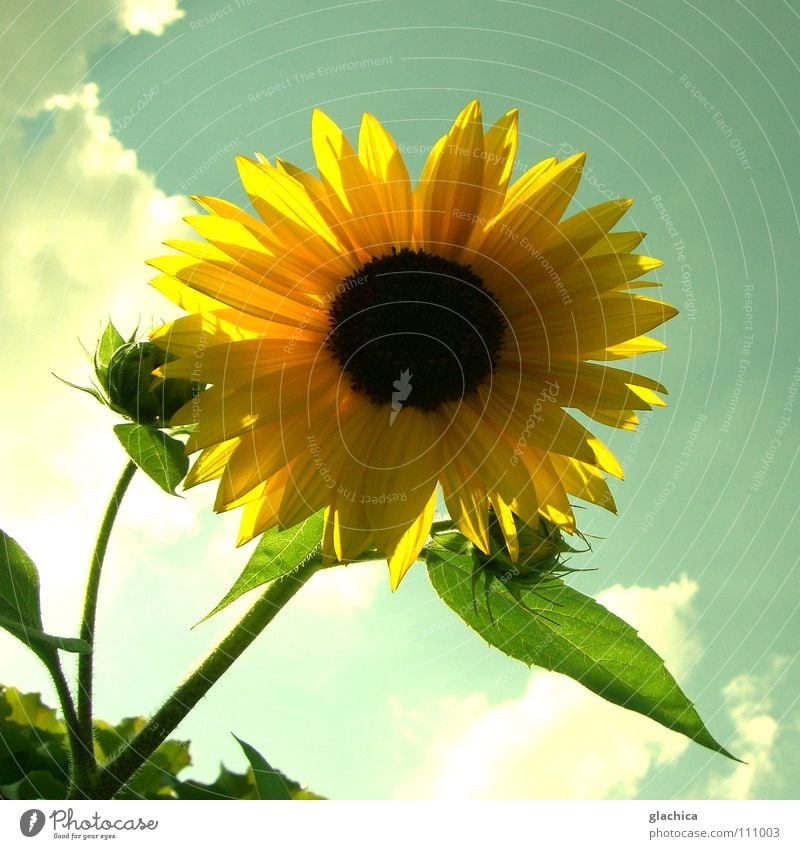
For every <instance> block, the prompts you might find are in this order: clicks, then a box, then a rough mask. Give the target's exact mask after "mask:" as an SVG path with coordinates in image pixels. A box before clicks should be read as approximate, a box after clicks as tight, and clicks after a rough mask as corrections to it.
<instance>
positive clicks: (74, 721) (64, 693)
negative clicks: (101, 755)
mask: <svg viewBox="0 0 800 849" xmlns="http://www.w3.org/2000/svg"><path fill="white" fill-rule="evenodd" d="M39 657H40V658H41V659H42V662H43V663H44V665H45V666H46V667H47V671H48V672H49V673H50V677H51V678H52V679H53V684H55V688H56V693H57V694H58V701H59V703H60V704H61V713H62V714H63V715H64V724H65V725H66V726H67V742H68V744H69V755H70V781H71V784H70V787H69V788H68V794H67V798H68V799H82V798H84V795H85V794H84V793H83V792H81V791H80V789H79V788H78V786H77V784H76V776H78V775H84V776H86V775H90V774H91V770H92V763H93V762H94V754H93V753H92V752H88V753H87V750H86V746H85V745H84V741H83V739H82V737H81V733H80V726H79V724H78V714H77V713H76V712H75V703H74V702H73V701H72V693H71V692H70V690H69V685H68V684H67V679H66V678H65V677H64V671H63V670H62V668H61V661H60V660H59V657H58V653H57V652H56V651H52V652H43V653H41V654H40V655H39ZM87 755H88V757H87Z"/></svg>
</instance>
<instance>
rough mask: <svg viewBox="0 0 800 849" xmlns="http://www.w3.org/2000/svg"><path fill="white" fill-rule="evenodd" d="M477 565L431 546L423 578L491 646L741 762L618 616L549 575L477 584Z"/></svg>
mask: <svg viewBox="0 0 800 849" xmlns="http://www.w3.org/2000/svg"><path fill="white" fill-rule="evenodd" d="M476 564H478V560H477V558H476V559H473V557H471V556H469V555H464V554H455V553H451V552H448V551H443V550H436V551H431V552H429V554H428V575H429V577H430V581H431V583H432V584H433V587H434V589H435V590H436V592H437V593H438V594H439V595H440V596H441V598H442V600H443V601H444V602H445V604H447V605H448V607H450V608H452V610H454V611H455V612H456V613H457V614H458V615H459V616H460V617H461V618H462V619H463V620H464V621H465V622H466V623H467V624H468V625H469V626H470V627H472V628H474V629H475V630H476V631H477V632H478V633H479V634H480V635H481V636H482V637H483V638H484V640H486V642H488V643H489V644H490V645H492V646H495V647H496V648H498V649H500V651H502V652H504V653H505V654H507V655H510V656H511V657H514V658H516V659H517V660H521V661H522V662H523V663H527V664H528V665H532V664H536V665H537V666H541V667H543V668H544V669H550V670H553V671H555V672H561V673H563V674H564V675H568V676H569V677H570V678H574V679H575V680H576V681H579V682H580V683H581V684H583V685H584V686H585V687H588V688H589V689H590V690H592V691H593V692H595V693H597V694H598V695H599V696H602V697H603V698H604V699H606V700H607V701H609V702H612V703H614V704H617V705H620V706H622V707H625V708H628V709H629V710H633V711H636V712H637V713H641V714H644V716H648V717H650V718H651V719H653V720H655V721H656V722H659V723H661V725H664V726H666V727H667V728H670V729H672V730H673V731H678V732H680V733H681V734H685V735H686V736H687V737H689V738H691V739H692V740H694V741H695V742H697V743H699V744H700V745H701V746H705V747H707V748H709V749H712V750H714V751H715V752H719V753H721V754H723V755H725V756H726V757H729V758H731V759H732V760H738V759H737V758H735V757H734V756H733V755H731V754H730V752H728V751H726V750H725V749H724V748H723V747H722V746H721V745H720V744H719V743H718V742H717V741H716V740H715V739H714V738H713V737H712V736H711V734H710V733H709V732H708V730H707V729H706V727H705V725H704V724H703V721H702V720H701V718H700V715H699V714H698V713H697V710H696V709H695V707H694V705H693V704H692V702H690V701H689V699H688V698H687V697H686V695H685V694H684V693H683V691H682V690H681V688H680V687H679V686H678V684H677V683H676V681H675V679H674V678H673V677H672V675H671V674H670V673H669V672H668V671H667V668H666V666H665V665H664V661H663V660H662V659H661V658H660V657H659V656H658V655H657V654H656V653H655V652H654V651H653V649H651V648H650V646H648V645H647V643H645V642H644V640H642V639H641V638H640V637H639V636H638V634H637V632H636V631H635V630H634V629H633V628H632V627H631V626H630V625H628V624H627V623H626V622H624V621H623V620H622V619H620V618H619V617H618V616H615V615H614V614H613V613H611V612H610V611H608V610H606V608H605V607H603V606H602V605H601V604H598V603H597V602H596V601H594V599H592V598H589V597H588V596H585V595H583V594H582V593H580V592H578V591H577V590H574V589H572V588H571V587H568V586H567V585H566V584H564V582H563V581H561V580H560V579H559V578H555V577H553V576H547V577H545V578H543V579H542V580H541V581H538V582H536V581H525V582H523V581H513V580H512V581H508V582H507V583H503V582H502V581H499V580H495V581H493V582H491V583H487V584H486V585H485V589H483V588H480V587H478V586H475V582H474V576H475V567H476Z"/></svg>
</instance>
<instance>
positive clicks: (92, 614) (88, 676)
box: [73, 460, 136, 787]
mask: <svg viewBox="0 0 800 849" xmlns="http://www.w3.org/2000/svg"><path fill="white" fill-rule="evenodd" d="M135 471H136V463H134V462H133V460H129V461H128V463H127V465H126V466H125V468H124V470H123V472H122V475H120V478H119V480H118V481H117V485H116V487H114V492H113V493H112V494H111V500H110V501H109V502H108V507H107V508H106V512H105V515H104V516H103V523H102V524H101V525H100V531H99V533H98V534H97V542H96V543H95V546H94V551H93V552H92V559H91V562H90V563H89V577H88V580H87V582H86V594H85V596H84V601H83V620H82V622H81V634H80V635H81V639H82V640H86V642H87V643H89V645H90V646H91V647H92V651H90V652H87V653H86V654H82V655H80V657H79V658H78V717H77V720H78V734H79V735H80V740H81V742H82V744H83V746H82V748H83V750H84V756H83V757H82V758H81V760H80V761H79V762H77V763H76V764H75V769H76V770H77V772H76V773H75V774H74V775H73V781H74V783H75V784H76V785H77V786H79V787H83V786H84V785H87V783H88V785H89V786H90V785H91V780H92V775H93V773H94V770H95V769H96V767H97V764H96V762H95V757H94V736H93V734H92V677H93V671H94V630H95V621H96V618H97V596H98V593H99V591H100V575H101V573H102V571H103V561H104V560H105V556H106V550H107V548H108V541H109V538H110V537H111V530H112V528H113V527H114V520H115V519H116V518H117V513H118V512H119V505H120V503H121V502H122V498H123V496H124V495H125V491H126V490H127V489H128V485H129V484H130V482H131V479H132V478H133V475H134V472H135Z"/></svg>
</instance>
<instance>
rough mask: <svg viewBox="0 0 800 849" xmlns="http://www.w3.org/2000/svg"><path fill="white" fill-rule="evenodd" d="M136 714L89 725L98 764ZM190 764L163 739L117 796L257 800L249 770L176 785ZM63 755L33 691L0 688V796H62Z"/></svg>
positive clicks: (296, 794)
mask: <svg viewBox="0 0 800 849" xmlns="http://www.w3.org/2000/svg"><path fill="white" fill-rule="evenodd" d="M145 722H146V721H145V719H144V717H141V716H133V717H128V718H126V719H123V720H121V721H120V722H119V723H117V724H116V725H110V724H109V723H108V722H104V721H103V720H101V719H96V720H95V721H94V740H95V754H96V755H97V759H98V761H99V762H100V763H101V764H102V763H107V762H108V761H109V760H110V758H111V757H112V756H113V755H114V754H115V753H116V752H117V751H118V750H119V749H120V748H121V747H122V746H123V745H124V744H125V743H126V742H128V741H129V740H131V739H133V737H134V736H135V735H136V734H138V733H139V731H141V729H142V728H143V727H144V725H145ZM191 762H192V759H191V756H190V754H189V743H188V742H187V741H182V740H172V739H170V740H165V741H164V742H163V743H162V744H161V745H160V746H159V747H158V749H157V750H156V752H155V753H154V754H153V756H152V757H151V758H150V759H149V760H148V761H147V763H146V764H144V766H142V768H141V769H140V770H139V771H138V772H137V773H136V775H135V776H134V777H133V778H132V779H131V781H130V783H129V784H128V785H127V786H126V787H125V789H124V790H122V791H121V792H120V793H119V794H118V798H121V799H208V800H211V799H258V798H259V791H258V788H257V786H256V777H255V776H256V773H255V770H254V769H248V770H247V771H246V772H243V773H238V772H232V771H231V770H228V769H226V768H225V767H224V766H222V767H221V769H220V774H219V777H218V778H217V779H216V781H215V782H214V783H213V784H202V783H200V782H197V781H192V780H189V781H180V780H178V778H177V775H178V773H179V772H181V771H182V770H183V769H185V768H186V767H187V766H189V765H190V764H191ZM274 772H275V774H276V775H280V776H281V778H282V780H283V782H284V785H285V787H286V788H288V792H289V795H290V798H292V799H322V798H324V797H322V796H317V795H316V794H314V793H312V792H310V791H309V790H307V789H305V788H304V787H301V785H300V784H298V783H297V782H296V781H292V779H290V778H287V777H286V776H285V775H281V773H278V772H277V771H274ZM68 776H69V752H68V747H67V737H66V727H65V725H64V723H63V722H62V721H61V720H60V719H58V717H57V715H56V712H55V711H54V710H53V709H52V708H50V707H48V706H47V705H45V704H43V703H42V699H41V696H40V695H39V693H21V692H20V691H19V690H17V689H15V688H14V687H4V686H3V685H2V684H0V794H1V795H0V798H2V797H3V796H5V797H6V798H10V799H36V798H52V799H64V798H66V792H67V782H68Z"/></svg>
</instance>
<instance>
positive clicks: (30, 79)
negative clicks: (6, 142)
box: [0, 0, 184, 137]
mask: <svg viewBox="0 0 800 849" xmlns="http://www.w3.org/2000/svg"><path fill="white" fill-rule="evenodd" d="M183 15H184V12H183V11H182V10H181V9H179V8H178V2H177V0H123V2H120V0H70V2H69V3H64V2H61V0H3V3H2V4H0V54H2V56H3V73H2V76H0V137H3V136H4V135H5V134H6V133H8V132H12V133H13V132H14V129H15V128H14V126H13V122H14V121H16V120H18V119H19V118H25V117H32V116H34V115H36V114H38V113H39V112H40V111H41V109H42V108H43V106H44V103H45V101H46V100H48V98H50V97H52V96H53V95H55V94H72V93H73V92H75V91H77V90H80V89H82V88H83V86H84V85H85V84H86V83H87V82H89V77H90V76H91V68H90V62H91V57H92V55H93V54H94V53H95V52H96V51H98V50H99V49H100V48H102V47H103V46H104V45H107V44H110V43H113V42H114V41H119V40H120V39H122V38H124V37H125V35H126V33H132V34H134V35H135V34H137V33H139V32H142V31H147V32H150V33H153V34H155V35H161V34H162V33H163V32H164V27H165V26H167V25H168V24H170V23H172V22H173V21H176V20H178V19H179V18H182V17H183Z"/></svg>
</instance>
